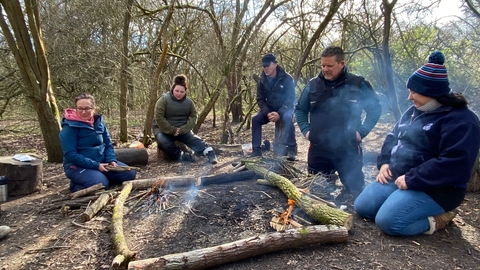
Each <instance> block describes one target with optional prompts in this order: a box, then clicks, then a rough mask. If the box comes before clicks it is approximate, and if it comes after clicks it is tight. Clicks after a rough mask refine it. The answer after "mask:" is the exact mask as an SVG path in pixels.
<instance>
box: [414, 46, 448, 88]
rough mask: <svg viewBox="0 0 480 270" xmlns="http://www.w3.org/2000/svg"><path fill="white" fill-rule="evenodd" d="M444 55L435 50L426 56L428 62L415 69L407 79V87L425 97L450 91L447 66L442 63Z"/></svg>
mask: <svg viewBox="0 0 480 270" xmlns="http://www.w3.org/2000/svg"><path fill="white" fill-rule="evenodd" d="M444 62H445V56H444V55H443V53H442V52H441V51H435V52H433V53H432V54H430V56H429V57H428V63H426V64H425V65H423V66H422V67H421V68H419V69H417V70H416V71H415V72H414V73H413V74H412V75H411V76H410V78H408V81H407V88H408V89H410V90H412V91H414V92H416V93H419V94H421V95H424V96H427V97H439V96H443V95H446V94H448V93H449V92H450V87H449V82H448V74H447V68H446V67H445V66H444V65H443V63H444Z"/></svg>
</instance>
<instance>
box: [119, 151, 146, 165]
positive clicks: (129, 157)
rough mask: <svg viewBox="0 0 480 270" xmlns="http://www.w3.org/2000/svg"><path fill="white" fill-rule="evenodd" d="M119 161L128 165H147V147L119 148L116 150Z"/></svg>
mask: <svg viewBox="0 0 480 270" xmlns="http://www.w3.org/2000/svg"><path fill="white" fill-rule="evenodd" d="M114 151H115V155H116V157H117V160H118V161H121V162H123V163H125V164H127V165H131V166H133V165H147V164H148V152H147V148H117V149H115V150H114Z"/></svg>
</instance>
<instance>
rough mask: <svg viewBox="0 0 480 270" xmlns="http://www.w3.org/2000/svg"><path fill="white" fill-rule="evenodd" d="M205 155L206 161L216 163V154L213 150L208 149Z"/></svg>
mask: <svg viewBox="0 0 480 270" xmlns="http://www.w3.org/2000/svg"><path fill="white" fill-rule="evenodd" d="M206 156H207V158H208V162H209V163H210V164H217V163H218V160H217V156H216V155H215V152H214V151H213V150H211V151H208V152H207V155H206Z"/></svg>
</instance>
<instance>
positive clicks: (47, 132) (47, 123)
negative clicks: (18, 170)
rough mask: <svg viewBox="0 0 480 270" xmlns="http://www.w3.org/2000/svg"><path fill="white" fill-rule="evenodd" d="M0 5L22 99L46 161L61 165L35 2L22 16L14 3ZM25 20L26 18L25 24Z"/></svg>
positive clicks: (54, 106)
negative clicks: (38, 132)
mask: <svg viewBox="0 0 480 270" xmlns="http://www.w3.org/2000/svg"><path fill="white" fill-rule="evenodd" d="M0 4H1V5H0V27H1V28H2V31H3V35H4V36H5V39H6V40H7V43H8V46H9V47H10V50H11V51H12V53H13V55H14V57H15V61H16V62H17V65H18V67H19V70H20V73H21V75H22V78H23V83H24V85H25V92H26V96H27V97H28V98H29V99H30V101H31V102H32V104H33V107H34V108H35V111H36V112H37V115H38V120H39V122H40V128H41V130H42V135H43V139H44V141H45V147H46V150H47V158H48V161H50V162H61V161H62V159H63V153H62V147H61V144H60V139H59V137H58V133H59V132H60V115H59V111H58V108H57V103H56V100H55V96H54V93H53V90H52V87H51V84H50V70H49V66H48V61H47V56H46V52H45V46H44V43H43V38H42V27H41V20H40V12H39V4H38V1H37V0H26V1H24V4H25V14H23V11H22V6H21V4H20V1H18V0H1V1H0ZM2 7H3V9H4V11H5V14H6V15H7V19H8V22H9V23H8V24H7V22H6V21H5V18H4V16H3V14H4V13H3V12H4V11H3V9H2ZM25 16H26V17H27V18H28V24H27V23H26V21H25V19H24V18H25ZM32 41H33V44H32Z"/></svg>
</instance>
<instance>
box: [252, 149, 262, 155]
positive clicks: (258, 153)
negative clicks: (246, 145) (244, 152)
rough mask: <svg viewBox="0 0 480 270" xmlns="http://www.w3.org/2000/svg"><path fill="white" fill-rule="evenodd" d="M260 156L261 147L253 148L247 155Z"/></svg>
mask: <svg viewBox="0 0 480 270" xmlns="http://www.w3.org/2000/svg"><path fill="white" fill-rule="evenodd" d="M261 156H262V149H261V148H253V151H252V153H251V154H250V156H249V157H261Z"/></svg>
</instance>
